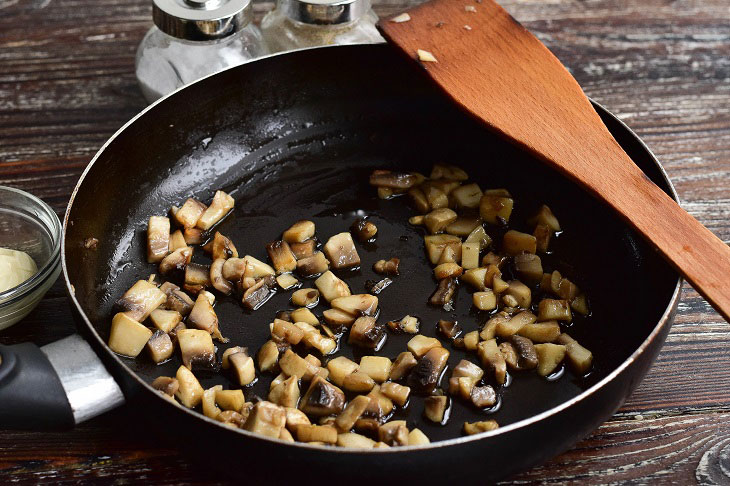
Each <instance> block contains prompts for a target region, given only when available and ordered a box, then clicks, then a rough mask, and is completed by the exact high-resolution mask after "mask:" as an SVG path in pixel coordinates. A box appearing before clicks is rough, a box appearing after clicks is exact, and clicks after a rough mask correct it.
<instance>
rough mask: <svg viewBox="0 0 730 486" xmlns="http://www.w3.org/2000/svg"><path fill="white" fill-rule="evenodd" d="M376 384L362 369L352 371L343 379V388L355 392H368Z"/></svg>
mask: <svg viewBox="0 0 730 486" xmlns="http://www.w3.org/2000/svg"><path fill="white" fill-rule="evenodd" d="M374 386H375V380H373V379H372V378H371V377H370V375H368V374H366V373H363V372H362V371H355V372H354V373H350V374H349V375H347V376H346V377H345V379H344V380H343V381H342V388H344V389H345V390H347V391H350V392H353V393H368V392H369V391H370V390H372V389H373V387H374Z"/></svg>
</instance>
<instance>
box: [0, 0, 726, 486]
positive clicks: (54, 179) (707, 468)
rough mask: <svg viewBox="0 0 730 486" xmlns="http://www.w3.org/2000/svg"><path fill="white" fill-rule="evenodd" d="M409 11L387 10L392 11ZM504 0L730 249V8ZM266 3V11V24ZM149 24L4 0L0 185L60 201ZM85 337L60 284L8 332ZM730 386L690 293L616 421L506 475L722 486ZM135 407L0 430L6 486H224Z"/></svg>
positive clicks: (64, 0)
mask: <svg viewBox="0 0 730 486" xmlns="http://www.w3.org/2000/svg"><path fill="white" fill-rule="evenodd" d="M454 1H455V2H458V0H454ZM467 2H471V3H472V4H475V5H477V3H474V2H475V0H464V1H463V2H462V3H463V4H466V3H467ZM413 3H415V2H412V1H411V0H381V1H376V2H375V4H376V5H375V8H376V11H377V12H378V13H379V14H380V15H383V16H388V15H393V14H396V13H399V12H400V11H402V10H404V9H405V8H407V6H408V5H411V4H413ZM501 3H502V5H503V6H504V7H505V8H506V9H507V10H508V11H509V12H510V13H511V14H512V15H513V16H514V17H515V18H516V19H518V20H519V21H520V22H521V23H522V24H523V25H525V26H526V27H527V28H528V29H530V30H531V31H532V32H533V33H535V34H536V35H537V37H538V38H539V39H540V40H542V41H543V42H545V43H546V44H547V45H548V47H549V48H550V49H551V50H552V51H553V52H554V53H555V54H556V55H557V56H558V57H559V58H560V60H561V61H563V63H565V64H566V65H567V66H568V68H569V69H570V70H571V72H572V73H573V75H574V76H575V77H576V79H577V80H578V81H579V83H580V84H581V85H582V86H583V88H584V89H585V91H586V92H587V94H588V95H590V96H591V97H593V98H594V99H596V100H597V101H598V102H600V103H602V104H604V105H605V106H606V107H608V108H609V109H610V110H612V111H613V112H614V113H616V114H617V115H618V116H619V117H620V118H621V119H622V120H624V121H625V122H626V123H627V124H628V125H629V126H631V127H632V128H633V129H634V130H635V131H636V132H637V133H638V134H639V135H640V136H641V137H642V138H643V139H644V141H645V142H646V143H647V144H648V145H649V147H650V148H651V149H652V150H653V151H654V152H655V153H656V155H657V156H658V158H659V160H660V161H661V162H662V163H663V164H664V167H665V168H666V170H667V172H668V173H669V176H670V177H671V179H672V180H673V182H674V183H675V185H676V187H677V190H678V192H679V194H680V197H681V199H682V205H683V207H684V208H685V209H686V210H687V211H689V212H690V214H692V215H693V216H695V217H696V218H697V219H699V220H700V221H701V222H702V223H703V224H705V225H707V226H708V227H709V228H710V229H711V230H712V231H713V232H715V234H717V235H718V236H719V237H720V238H721V239H722V240H723V241H725V242H728V241H729V240H730V223H728V216H729V215H730V5H728V2H727V0H584V1H578V0H509V1H503V2H501ZM270 7H271V5H270V4H268V3H256V4H255V12H256V15H257V18H260V16H261V15H262V14H263V12H265V11H266V10H268V9H269V8H270ZM150 16H151V7H150V2H149V1H147V0H0V184H6V185H12V186H15V187H19V188H22V189H25V190H29V191H31V192H33V193H34V194H36V195H37V196H39V197H42V198H43V199H45V200H46V201H47V202H49V203H50V204H51V205H52V206H53V207H54V208H55V209H56V210H57V211H58V212H59V214H60V213H61V212H62V211H63V209H64V207H65V204H66V202H67V200H68V197H69V195H70V192H71V190H72V189H73V186H74V184H75V182H76V180H77V178H78V176H79V174H80V172H81V171H82V170H83V168H84V167H85V165H86V164H87V163H88V161H89V160H90V159H91V157H92V156H93V154H94V153H95V152H96V150H98V148H99V147H100V146H101V145H102V144H103V142H104V141H105V140H106V139H107V138H108V137H109V136H110V135H111V134H112V133H113V132H114V131H115V130H116V129H117V128H119V127H120V126H121V125H122V124H123V123H124V122H125V121H126V120H128V119H129V118H130V117H132V116H133V115H134V114H135V113H137V112H138V111H139V110H140V109H141V108H143V107H144V100H143V98H142V96H141V94H140V93H139V91H138V89H137V86H136V83H135V79H134V74H133V67H134V52H135V48H136V45H137V43H138V42H139V40H140V39H141V37H142V35H143V34H144V32H145V31H146V29H148V28H149V26H150V25H151V22H150ZM726 282H727V281H726ZM727 285H730V283H727ZM73 329H74V328H73V323H72V320H71V313H70V310H69V307H68V303H67V301H66V298H65V296H64V294H63V290H62V288H61V286H60V285H59V284H57V285H56V286H54V288H53V289H52V290H51V291H50V292H49V293H48V295H47V297H46V298H45V299H44V300H43V302H42V303H41V304H40V305H39V306H38V308H37V309H36V310H35V311H34V312H33V313H32V314H31V315H30V316H29V317H28V318H27V319H26V320H25V321H24V322H22V323H21V324H18V325H16V326H15V327H13V328H11V329H9V330H7V331H3V332H2V333H0V342H1V343H3V344H11V343H16V342H21V341H26V340H33V341H35V342H37V343H39V344H45V343H48V342H51V341H53V340H55V339H58V338H60V337H63V336H65V335H67V334H70V333H71V332H73ZM728 390H730V325H728V324H727V323H726V322H725V321H723V320H722V319H721V318H720V316H719V315H718V314H717V313H716V312H714V311H713V310H712V309H711V307H710V306H709V305H708V304H707V303H706V302H705V301H704V300H703V299H702V298H701V297H699V295H698V294H697V293H696V292H695V291H694V290H693V289H691V288H690V287H686V288H685V290H684V294H683V298H682V301H681V303H680V306H679V312H678V315H677V319H676V321H675V324H674V326H673V328H672V331H671V333H670V335H669V337H668V339H667V343H666V345H665V346H664V348H663V350H662V352H661V354H660V356H659V358H658V360H657V361H656V363H655V365H654V367H653V368H652V370H651V371H650V372H649V374H648V376H647V378H646V379H645V380H644V382H643V383H642V384H641V385H640V387H639V388H638V389H637V391H636V392H635V393H634V394H633V395H632V397H631V398H630V399H629V401H628V402H627V403H626V404H625V405H624V407H623V408H622V409H621V410H620V411H619V413H618V414H617V415H616V416H615V417H614V418H613V419H611V420H610V421H609V422H607V423H605V424H604V425H603V426H601V427H600V428H599V429H598V430H597V431H596V432H595V433H594V434H593V435H592V436H590V437H589V438H587V439H585V440H583V441H582V442H580V443H579V444H577V445H576V446H575V447H574V448H573V449H572V450H571V451H569V452H566V453H565V454H562V455H561V456H558V457H557V458H555V459H553V460H552V461H550V462H549V463H548V464H545V465H543V466H541V467H538V468H535V469H533V470H531V471H527V472H525V473H522V474H520V475H518V476H516V477H514V478H512V479H511V480H510V481H509V482H511V483H513V484H543V483H554V484H626V483H631V484H652V485H653V484H688V483H695V482H696V483H700V484H728V483H730V477H728V472H729V471H730V392H729V391H728ZM0 406H1V404H0ZM136 413H138V412H137V411H135V410H130V409H128V408H121V409H119V410H116V411H113V412H111V413H109V414H107V415H105V416H103V417H99V418H97V419H95V420H92V421H90V422H88V423H86V424H83V425H82V426H80V427H78V428H77V429H75V430H74V431H72V432H65V433H20V432H9V431H0V483H1V484H9V483H13V484H15V483H18V484H78V483H85V484H88V483H104V484H106V483H112V484H141V483H144V484H203V483H206V482H213V483H219V484H225V480H223V479H220V478H215V477H210V473H209V472H208V471H207V470H206V469H204V468H200V467H198V466H196V465H195V464H193V463H191V462H190V460H189V458H187V457H185V456H182V455H180V454H179V453H178V452H177V451H176V450H175V446H174V444H169V443H161V442H158V440H157V439H155V438H152V437H150V436H149V435H148V434H146V432H145V431H144V430H140V429H138V428H136V426H135V425H134V420H133V419H134V416H135V414H136Z"/></svg>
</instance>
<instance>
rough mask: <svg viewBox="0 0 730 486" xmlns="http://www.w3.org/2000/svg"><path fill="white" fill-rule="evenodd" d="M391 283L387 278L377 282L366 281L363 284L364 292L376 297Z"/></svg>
mask: <svg viewBox="0 0 730 486" xmlns="http://www.w3.org/2000/svg"><path fill="white" fill-rule="evenodd" d="M392 283H393V281H392V280H391V279H389V278H388V277H385V278H384V279H382V280H379V281H377V282H376V281H375V280H367V281H366V282H365V290H367V291H368V293H370V294H372V295H378V294H380V292H382V291H383V290H385V289H386V288H387V287H388V286H389V285H390V284H392Z"/></svg>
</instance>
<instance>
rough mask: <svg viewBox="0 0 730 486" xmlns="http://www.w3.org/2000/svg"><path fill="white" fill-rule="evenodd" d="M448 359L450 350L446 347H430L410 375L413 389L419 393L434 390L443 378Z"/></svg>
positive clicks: (409, 379)
mask: <svg viewBox="0 0 730 486" xmlns="http://www.w3.org/2000/svg"><path fill="white" fill-rule="evenodd" d="M448 359H449V351H448V350H447V349H446V348H442V347H436V348H433V349H430V350H429V351H428V352H427V353H426V354H425V355H423V357H422V358H421V359H420V360H418V364H417V365H416V366H415V368H413V370H412V371H411V374H410V375H409V376H408V384H409V386H410V387H411V389H413V391H415V392H417V393H430V392H432V391H433V390H434V389H435V388H436V386H437V385H438V383H439V380H440V379H441V374H442V373H443V371H444V368H446V362H447V360H448Z"/></svg>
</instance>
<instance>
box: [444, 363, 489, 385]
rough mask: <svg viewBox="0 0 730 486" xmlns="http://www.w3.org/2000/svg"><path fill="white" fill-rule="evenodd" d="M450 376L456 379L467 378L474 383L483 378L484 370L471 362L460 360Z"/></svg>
mask: <svg viewBox="0 0 730 486" xmlns="http://www.w3.org/2000/svg"><path fill="white" fill-rule="evenodd" d="M451 376H452V377H456V378H461V377H467V378H470V379H471V380H472V381H473V382H474V383H476V382H478V381H479V380H481V379H482V376H484V370H482V369H481V368H480V367H479V366H477V365H475V364H474V363H472V362H471V361H468V360H465V359H462V360H461V361H459V364H457V365H456V367H455V368H454V371H453V372H452V373H451Z"/></svg>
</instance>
